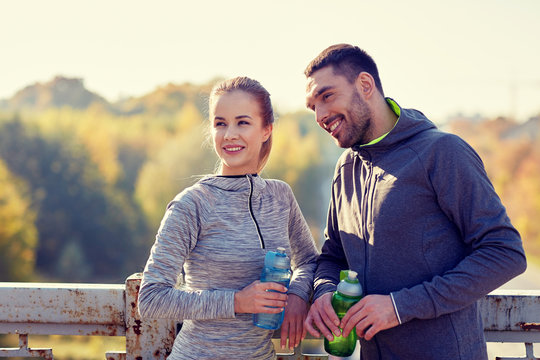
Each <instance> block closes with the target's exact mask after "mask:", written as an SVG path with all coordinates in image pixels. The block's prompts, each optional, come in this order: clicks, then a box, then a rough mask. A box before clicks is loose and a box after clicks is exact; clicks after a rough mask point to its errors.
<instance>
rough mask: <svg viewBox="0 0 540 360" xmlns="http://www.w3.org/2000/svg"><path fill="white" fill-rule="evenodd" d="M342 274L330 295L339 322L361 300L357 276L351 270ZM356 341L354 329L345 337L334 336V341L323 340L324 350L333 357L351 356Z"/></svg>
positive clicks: (360, 287) (360, 286) (360, 289)
mask: <svg viewBox="0 0 540 360" xmlns="http://www.w3.org/2000/svg"><path fill="white" fill-rule="evenodd" d="M342 274H343V275H344V276H340V278H342V280H341V281H340V283H339V284H338V287H337V290H336V291H335V292H334V294H333V295H332V307H333V308H334V311H335V312H336V314H337V316H338V317H339V319H340V320H341V319H343V317H344V316H345V314H346V313H347V310H349V308H350V307H351V306H353V305H354V304H356V303H357V302H358V301H359V300H360V299H361V298H362V285H360V283H359V282H358V279H357V278H356V277H357V275H358V274H357V273H356V272H355V271H352V270H346V271H344V272H342ZM341 330H343V329H341ZM356 340H357V335H356V329H352V330H351V332H350V333H349V335H348V336H347V337H344V336H342V335H341V336H336V335H335V334H334V340H332V341H328V339H326V338H325V339H324V350H325V351H326V352H327V353H329V354H331V355H334V356H342V357H346V356H351V355H352V353H353V352H354V348H355V347H356Z"/></svg>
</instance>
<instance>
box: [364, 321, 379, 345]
mask: <svg viewBox="0 0 540 360" xmlns="http://www.w3.org/2000/svg"><path fill="white" fill-rule="evenodd" d="M380 330H381V329H380V327H379V326H375V324H373V325H372V326H369V327H368V328H367V329H364V339H366V340H367V341H369V340H371V339H373V337H374V336H375V335H376V334H377V333H378V332H379V331H380Z"/></svg>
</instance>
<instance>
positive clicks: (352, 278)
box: [337, 270, 362, 296]
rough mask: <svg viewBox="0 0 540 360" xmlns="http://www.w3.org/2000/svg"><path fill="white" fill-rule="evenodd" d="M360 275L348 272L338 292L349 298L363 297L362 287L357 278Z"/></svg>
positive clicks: (339, 285) (338, 287)
mask: <svg viewBox="0 0 540 360" xmlns="http://www.w3.org/2000/svg"><path fill="white" fill-rule="evenodd" d="M357 276H358V273H357V272H356V271H353V270H348V271H347V277H346V278H345V279H343V280H341V281H340V283H339V284H338V286H337V291H338V292H340V293H342V294H343V295H347V296H362V285H360V282H359V281H358V279H357V278H356V277H357Z"/></svg>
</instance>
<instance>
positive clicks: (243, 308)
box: [234, 280, 287, 314]
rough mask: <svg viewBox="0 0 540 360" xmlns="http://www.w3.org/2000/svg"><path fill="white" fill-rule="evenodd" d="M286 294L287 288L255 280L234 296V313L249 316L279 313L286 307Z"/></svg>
mask: <svg viewBox="0 0 540 360" xmlns="http://www.w3.org/2000/svg"><path fill="white" fill-rule="evenodd" d="M268 290H275V291H279V292H275V291H268ZM286 292H287V288H286V287H285V286H283V285H281V284H278V283H275V282H260V281H259V280H256V281H254V282H252V283H251V284H249V285H248V286H246V287H245V288H243V289H242V290H240V291H237V292H236V293H235V294H234V312H235V313H249V314H257V313H267V314H277V313H280V312H281V311H282V310H283V308H284V307H285V305H287V294H285V293H286Z"/></svg>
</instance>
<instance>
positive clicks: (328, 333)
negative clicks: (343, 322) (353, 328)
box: [314, 312, 339, 341]
mask: <svg viewBox="0 0 540 360" xmlns="http://www.w3.org/2000/svg"><path fill="white" fill-rule="evenodd" d="M324 317H326V319H327V321H328V322H330V320H329V319H328V316H326V314H325V313H324V312H318V313H317V316H316V317H314V321H315V326H317V328H318V329H319V331H320V332H321V333H322V334H323V335H324V337H325V338H327V339H328V341H332V340H334V335H333V334H332V332H333V331H335V329H332V330H330V329H328V327H327V325H329V326H333V327H335V328H337V326H335V325H334V324H333V323H332V322H330V324H328V322H326V321H325V320H324ZM337 330H338V332H339V329H338V328H337Z"/></svg>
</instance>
